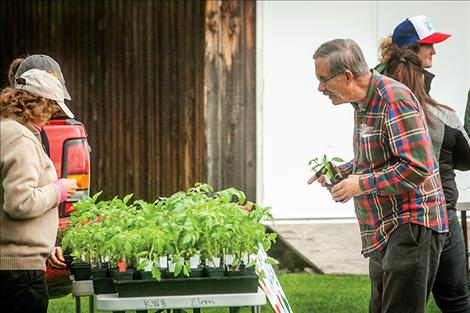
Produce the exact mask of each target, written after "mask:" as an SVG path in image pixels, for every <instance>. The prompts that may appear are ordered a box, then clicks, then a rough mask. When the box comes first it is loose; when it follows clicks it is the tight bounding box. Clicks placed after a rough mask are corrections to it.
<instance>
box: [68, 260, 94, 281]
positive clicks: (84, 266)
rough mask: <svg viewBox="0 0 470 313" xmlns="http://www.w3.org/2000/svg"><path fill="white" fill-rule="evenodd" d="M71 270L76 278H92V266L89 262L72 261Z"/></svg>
mask: <svg viewBox="0 0 470 313" xmlns="http://www.w3.org/2000/svg"><path fill="white" fill-rule="evenodd" d="M70 272H71V273H73V275H74V277H75V280H89V279H90V278H91V266H90V264H88V263H72V265H71V266H70Z"/></svg>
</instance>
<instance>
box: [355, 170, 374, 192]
mask: <svg viewBox="0 0 470 313" xmlns="http://www.w3.org/2000/svg"><path fill="white" fill-rule="evenodd" d="M359 187H360V188H361V191H362V192H363V193H373V192H376V191H377V184H376V181H375V175H374V173H369V174H364V175H360V176H359Z"/></svg>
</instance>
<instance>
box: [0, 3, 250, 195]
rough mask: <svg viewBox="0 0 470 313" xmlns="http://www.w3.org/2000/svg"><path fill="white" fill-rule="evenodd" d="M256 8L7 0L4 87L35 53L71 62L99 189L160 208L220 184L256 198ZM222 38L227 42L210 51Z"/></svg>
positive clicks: (0, 45) (70, 80)
mask: <svg viewBox="0 0 470 313" xmlns="http://www.w3.org/2000/svg"><path fill="white" fill-rule="evenodd" d="M212 7H213V8H214V10H215V11H216V12H219V15H218V16H217V21H218V22H219V23H220V25H219V30H218V31H216V32H215V33H214V32H213V31H208V29H207V28H206V27H205V23H207V22H208V21H209V20H208V17H207V13H208V11H211V10H212V9H211V8H212ZM254 7H255V3H254V1H249V2H243V1H241V2H238V1H225V0H224V1H223V2H220V1H207V2H205V1H145V0H139V1H124V0H109V1H90V0H80V1H79V0H68V1H58V0H57V1H51V0H49V1H46V0H43V1H27V0H23V1H17V0H13V1H12V0H7V1H1V2H0V19H1V20H0V70H1V71H2V72H1V82H2V86H5V85H6V73H7V70H8V66H9V64H10V62H11V61H12V60H13V59H14V58H16V57H18V56H21V55H23V54H26V53H28V54H32V53H44V54H48V55H51V56H52V57H53V58H55V59H56V60H57V61H58V62H59V63H60V65H61V67H62V70H63V73H64V75H65V78H66V82H67V88H68V89H69V91H70V94H71V96H72V101H70V102H69V103H68V104H69V106H70V108H71V109H72V111H73V112H74V113H75V115H76V118H77V119H78V120H80V121H81V122H83V123H84V124H85V126H86V129H87V131H88V136H89V142H90V145H91V148H92V154H91V155H92V178H91V182H92V192H97V191H99V190H103V191H104V195H106V196H107V197H110V196H114V195H119V196H123V195H125V194H128V193H134V194H135V197H137V198H144V199H147V200H149V201H150V200H154V199H155V198H156V197H158V196H167V195H170V194H171V193H173V192H175V191H178V190H181V189H186V188H188V187H189V186H191V185H192V184H194V183H195V182H197V181H208V182H210V183H215V185H216V187H217V188H222V187H229V186H234V187H238V188H241V189H243V190H245V191H247V193H248V195H249V196H250V199H254V194H255V137H256V134H255V129H256V128H255V87H254V86H255V85H254V82H255V50H254V42H255V37H254V32H255V30H254V25H255V23H254V19H255V17H254V15H255V12H254ZM209 13H210V12H209ZM209 22H210V21H209ZM208 34H209V35H210V36H211V38H209V40H205V38H206V36H207V35H208ZM213 37H214V38H215V37H217V40H218V45H219V46H217V47H211V46H210V45H209V44H210V43H211V42H212V41H213ZM208 49H209V50H210V51H206V50H208ZM217 62H218V63H217ZM206 63H207V64H206ZM206 137H207V139H206ZM206 147H207V148H206Z"/></svg>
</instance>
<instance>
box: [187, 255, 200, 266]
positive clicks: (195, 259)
mask: <svg viewBox="0 0 470 313" xmlns="http://www.w3.org/2000/svg"><path fill="white" fill-rule="evenodd" d="M189 264H190V265H191V268H197V267H198V266H199V264H201V257H200V256H199V255H197V254H196V255H193V256H192V257H190V258H189Z"/></svg>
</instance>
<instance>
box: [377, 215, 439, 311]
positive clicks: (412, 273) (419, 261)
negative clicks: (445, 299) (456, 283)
mask: <svg viewBox="0 0 470 313" xmlns="http://www.w3.org/2000/svg"><path fill="white" fill-rule="evenodd" d="M445 237H446V234H439V233H437V232H434V231H432V230H431V229H429V228H426V227H423V226H419V225H415V224H404V225H401V226H399V227H398V228H397V229H396V230H395V231H394V232H393V233H392V234H391V235H390V238H389V240H388V243H387V246H386V247H385V248H384V249H383V250H382V251H380V252H376V253H373V254H372V255H371V256H370V260H369V275H370V279H371V298H370V304H369V312H370V313H424V312H425V311H426V304H427V301H428V298H429V295H430V294H431V288H432V285H433V283H434V279H435V277H436V273H437V268H438V266H439V256H440V254H441V251H442V248H443V246H444V240H445Z"/></svg>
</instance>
